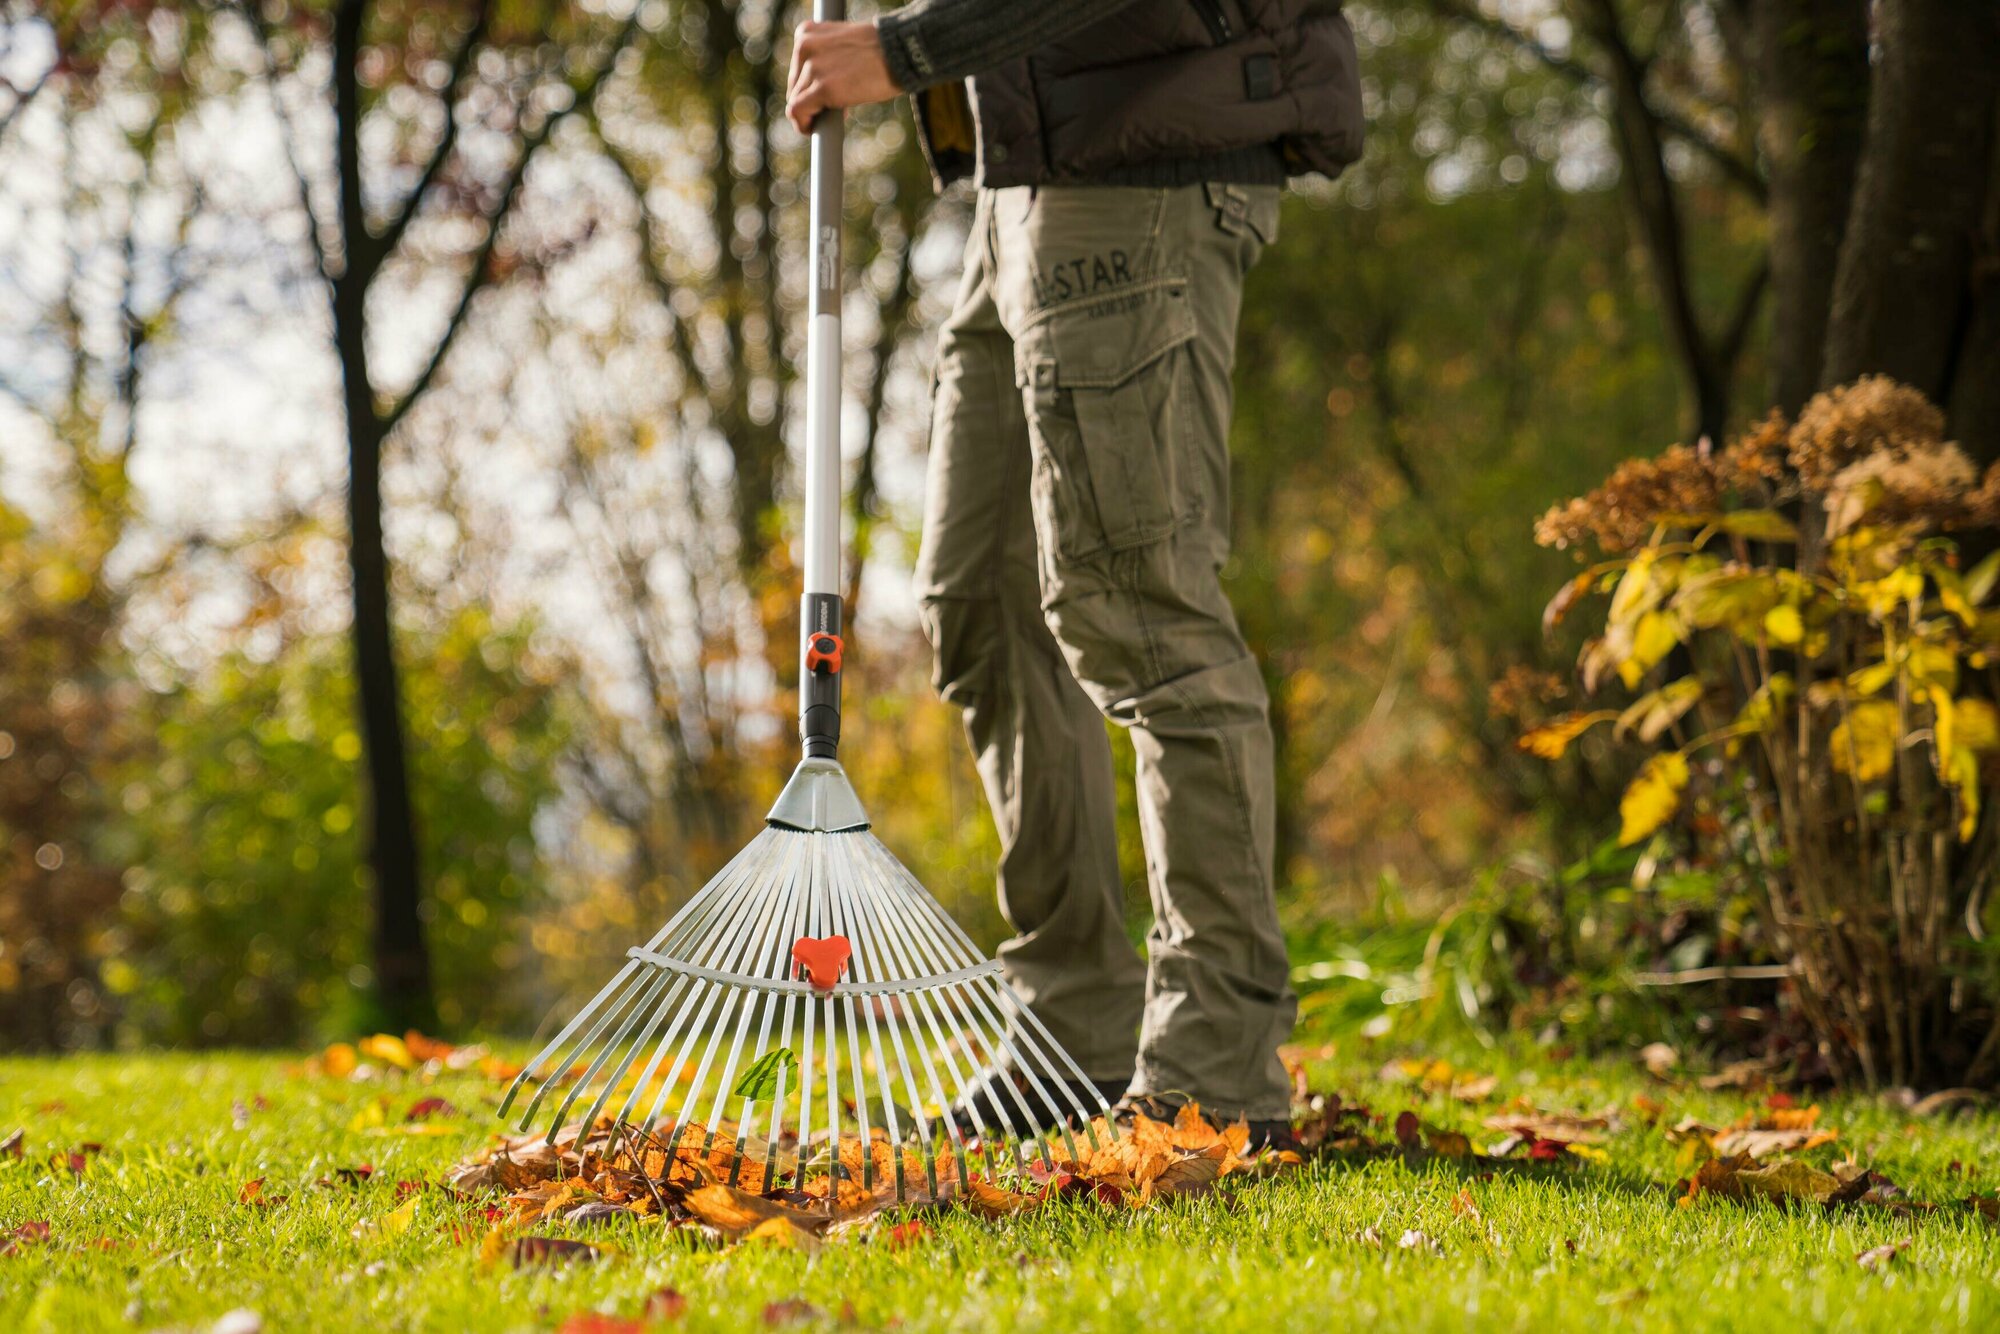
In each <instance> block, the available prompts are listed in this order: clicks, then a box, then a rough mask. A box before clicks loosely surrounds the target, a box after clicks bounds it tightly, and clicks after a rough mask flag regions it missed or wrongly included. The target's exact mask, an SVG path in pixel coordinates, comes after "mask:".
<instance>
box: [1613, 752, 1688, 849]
mask: <svg viewBox="0 0 2000 1334" xmlns="http://www.w3.org/2000/svg"><path fill="white" fill-rule="evenodd" d="M1687 785H1688V762H1687V756H1685V755H1683V754H1681V753H1680V752H1679V751H1677V750H1670V751H1668V752H1666V753H1665V754H1663V755H1655V756H1654V757H1653V758H1652V759H1650V760H1647V761H1646V765H1645V767H1644V768H1643V769H1641V770H1639V776H1638V777H1637V778H1634V779H1633V780H1632V785H1631V786H1630V787H1628V788H1626V789H1625V795H1624V796H1623V797H1622V798H1620V800H1619V802H1618V817H1619V821H1620V827H1619V830H1618V844H1619V846H1620V847H1627V848H1629V847H1631V846H1632V845H1633V844H1634V843H1637V842H1638V841H1639V840H1640V839H1643V838H1648V837H1650V836H1651V835H1652V833H1653V832H1654V831H1655V830H1657V829H1658V828H1659V827H1660V826H1661V825H1663V824H1665V823H1666V822H1667V821H1668V820H1670V819H1672V818H1673V814H1674V812H1675V811H1677V810H1679V809H1680V805H1681V793H1683V792H1685V791H1687Z"/></svg>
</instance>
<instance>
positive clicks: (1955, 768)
mask: <svg viewBox="0 0 2000 1334" xmlns="http://www.w3.org/2000/svg"><path fill="white" fill-rule="evenodd" d="M1944 781H1945V786H1947V787H1949V788H1950V789H1951V790H1952V793H1953V794H1954V795H1955V796H1956V797H1957V798H1958V841H1959V842H1961V843H1970V842H1971V841H1972V835H1973V833H1974V832H1975V831H1976V830H1977V829H1978V828H1979V757H1978V756H1976V755H1974V754H1973V753H1972V747H1970V746H1960V747H1959V748H1958V749H1957V750H1956V751H1954V752H1953V753H1952V757H1951V763H1950V764H1949V765H1948V766H1947V767H1946V768H1945V772H1944Z"/></svg>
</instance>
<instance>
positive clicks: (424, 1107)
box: [403, 1098, 458, 1121]
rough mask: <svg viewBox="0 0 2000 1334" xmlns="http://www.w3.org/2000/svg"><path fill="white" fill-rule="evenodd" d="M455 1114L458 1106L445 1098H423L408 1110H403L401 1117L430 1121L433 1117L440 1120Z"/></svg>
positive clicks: (409, 1119)
mask: <svg viewBox="0 0 2000 1334" xmlns="http://www.w3.org/2000/svg"><path fill="white" fill-rule="evenodd" d="M457 1115H458V1108H456V1107H454V1106H452V1105H451V1103H449V1102H447V1101H446V1100H445V1099H443V1098H425V1099H424V1100H423V1101H422V1102H419V1103H416V1104H414V1105H413V1106H412V1107H411V1108H410V1110H409V1111H407V1112H404V1113H403V1119H404V1120H405V1121H430V1120H434V1119H435V1120H442V1119H444V1118H447V1117H453V1116H457Z"/></svg>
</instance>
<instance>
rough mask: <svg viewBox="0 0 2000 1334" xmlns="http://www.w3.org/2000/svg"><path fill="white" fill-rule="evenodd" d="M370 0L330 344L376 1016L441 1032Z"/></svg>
mask: <svg viewBox="0 0 2000 1334" xmlns="http://www.w3.org/2000/svg"><path fill="white" fill-rule="evenodd" d="M364 10H365V4H364V3H363V0H345V2H344V3H343V4H342V5H341V6H340V8H339V9H338V10H337V11H336V12H335V16H334V34H333V40H334V72H333V84H334V115H335V135H336V142H335V156H336V159H337V166H338V170H339V174H340V187H341V188H340V234H341V243H342V252H343V253H342V263H343V265H344V267H343V269H342V271H341V273H340V276H339V277H338V278H336V279H335V280H334V283H333V338H334V346H335V349H336V351H337V352H338V353H339V355H340V379H341V393H342V399H343V401H344V403H345V406H346V409H347V466H348V483H347V523H348V543H347V563H348V569H349V571H350V573H351V577H352V581H353V598H354V627H353V635H354V680H355V693H356V696H357V699H358V703H359V707H360V721H361V745H362V752H361V753H362V761H363V763H364V765H365V766H366V768H367V771H368V781H367V799H366V803H365V805H366V812H365V817H364V820H363V823H362V829H363V830H364V835H363V836H364V838H365V839H366V840H367V844H366V855H367V858H368V866H369V870H370V872H371V874H372V880H373V885H372V892H373V896H374V907H375V914H374V922H373V932H372V936H371V941H372V946H373V949H372V963H373V967H374V973H375V984H374V985H375V994H374V997H373V1001H374V1009H375V1013H374V1014H372V1015H371V1016H370V1020H371V1022H374V1023H377V1024H380V1025H382V1026H383V1027H386V1028H388V1029H390V1030H391V1031H396V1030H401V1029H405V1028H423V1029H434V1028H435V1027H436V1019H437V1011H436V1004H435V1001H434V999H433V997H432V995H431V962H430V949H429V947H428V945H427V944H426V942H425V940H424V926H423V917H422V913H421V912H420V907H421V894H422V888H421V885H422V882H421V880H420V879H419V874H418V865H417V836H416V816H415V813H414V811H413V810H412V808H411V803H410V779H409V764H408V759H407V756H406V748H405V745H404V741H403V711H402V690H401V686H400V683H399V682H398V680H397V675H396V655H395V645H394V643H393V642H392V639H391V630H390V619H391V618H390V615H389V559H388V554H387V552H386V550H385V549H384V547H383V543H382V441H383V438H384V436H385V435H386V434H387V432H386V430H385V428H384V425H383V421H382V418H381V416H380V414H379V413H377V411H376V409H375V388H374V381H373V380H372V379H371V378H370V375H369V370H368V339H367V327H368V319H367V317H368V285H369V282H370V280H371V279H372V278H373V277H374V273H375V269H376V266H377V264H378V263H379V255H378V254H377V251H376V247H375V244H374V238H373V237H372V236H371V235H370V234H369V231H368V224H367V218H366V214H365V213H364V212H363V205H362V197H361V146H360V126H361V90H360V82H359V61H360V53H361V28H362V19H363V13H364Z"/></svg>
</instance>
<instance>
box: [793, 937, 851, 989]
mask: <svg viewBox="0 0 2000 1334" xmlns="http://www.w3.org/2000/svg"><path fill="white" fill-rule="evenodd" d="M853 952H854V947H853V946H852V945H850V944H848V942H847V937H846V936H827V937H825V938H823V939H816V938H814V937H812V936H801V937H799V940H798V943H797V944H795V945H793V946H792V963H793V965H794V968H793V971H794V972H796V973H802V974H804V975H805V979H806V981H808V982H810V983H812V985H813V988H814V989H815V990H817V991H831V990H833V987H834V984H835V983H836V982H838V981H840V975H841V974H842V973H844V972H846V971H847V957H848V955H850V954H852V953H853Z"/></svg>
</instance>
